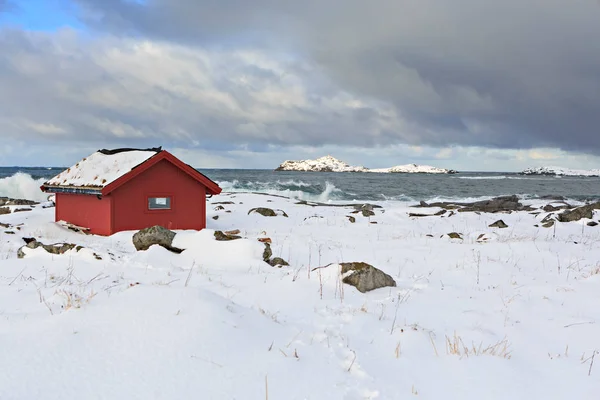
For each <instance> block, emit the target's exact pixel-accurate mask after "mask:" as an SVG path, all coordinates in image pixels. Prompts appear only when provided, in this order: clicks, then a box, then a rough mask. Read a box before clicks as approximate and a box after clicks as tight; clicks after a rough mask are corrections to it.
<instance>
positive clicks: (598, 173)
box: [519, 167, 600, 177]
mask: <svg viewBox="0 0 600 400" xmlns="http://www.w3.org/2000/svg"><path fill="white" fill-rule="evenodd" d="M519 174H520V175H546V176H587V177H600V169H590V170H583V169H569V168H562V167H535V168H527V169H525V170H524V171H522V172H520V173H519Z"/></svg>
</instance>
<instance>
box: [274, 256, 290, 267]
mask: <svg viewBox="0 0 600 400" xmlns="http://www.w3.org/2000/svg"><path fill="white" fill-rule="evenodd" d="M269 264H270V265H271V266H272V267H279V268H281V267H283V266H288V265H290V264H288V262H287V261H285V260H284V259H283V258H281V257H274V258H272V259H271V260H269Z"/></svg>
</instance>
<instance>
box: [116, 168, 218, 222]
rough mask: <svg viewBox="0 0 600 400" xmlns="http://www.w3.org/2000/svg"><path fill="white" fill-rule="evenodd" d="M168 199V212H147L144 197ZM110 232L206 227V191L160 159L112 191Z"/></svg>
mask: <svg viewBox="0 0 600 400" xmlns="http://www.w3.org/2000/svg"><path fill="white" fill-rule="evenodd" d="M166 196H170V197H171V209H170V210H148V197H166ZM107 197H112V228H113V229H112V231H113V233H114V232H119V231H124V230H139V229H143V228H147V227H149V226H154V225H161V226H163V227H165V228H167V229H196V230H200V229H203V228H205V227H206V188H205V187H204V186H203V185H201V184H199V183H198V182H197V181H196V180H194V179H193V178H192V177H190V176H189V175H188V174H186V173H185V172H183V171H182V170H180V169H179V168H177V167H176V166H174V165H173V164H171V163H170V162H168V161H166V160H163V161H160V162H158V163H157V164H156V165H154V166H152V167H150V168H149V169H148V170H146V171H144V172H143V173H141V174H140V175H138V176H137V177H135V178H134V179H132V180H131V181H129V182H127V183H125V184H124V185H123V186H121V187H119V188H117V189H115V191H114V192H112V193H111V194H109V195H108V196H107Z"/></svg>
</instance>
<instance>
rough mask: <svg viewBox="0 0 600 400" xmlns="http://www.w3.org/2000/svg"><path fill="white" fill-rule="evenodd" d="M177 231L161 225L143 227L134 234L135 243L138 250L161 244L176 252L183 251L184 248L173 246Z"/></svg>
mask: <svg viewBox="0 0 600 400" xmlns="http://www.w3.org/2000/svg"><path fill="white" fill-rule="evenodd" d="M174 238H175V232H172V231H170V230H168V229H167V228H164V227H162V226H160V225H155V226H152V227H150V228H145V229H142V230H141V231H139V232H137V233H136V234H135V235H133V239H132V240H133V245H134V246H135V248H136V250H138V251H140V250H148V249H149V248H150V246H152V245H155V244H157V245H159V246H162V247H164V248H165V249H167V250H169V251H172V252H174V253H178V254H179V253H181V252H182V251H183V249H178V248H176V247H173V246H172V243H173V239H174Z"/></svg>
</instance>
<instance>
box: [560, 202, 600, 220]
mask: <svg viewBox="0 0 600 400" xmlns="http://www.w3.org/2000/svg"><path fill="white" fill-rule="evenodd" d="M594 210H600V202H598V203H593V204H588V205H585V206H581V207H577V208H574V209H573V210H567V211H565V212H563V213H562V214H559V215H558V220H559V221H560V222H573V221H579V220H580V219H582V218H587V219H592V218H593V217H594Z"/></svg>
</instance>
